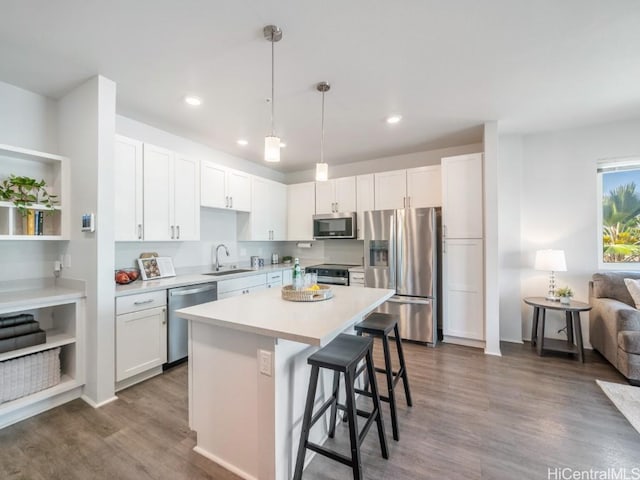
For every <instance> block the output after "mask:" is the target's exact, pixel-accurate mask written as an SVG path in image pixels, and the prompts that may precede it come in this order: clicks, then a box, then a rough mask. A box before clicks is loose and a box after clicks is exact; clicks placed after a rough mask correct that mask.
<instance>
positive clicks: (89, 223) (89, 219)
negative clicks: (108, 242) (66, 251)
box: [80, 213, 96, 232]
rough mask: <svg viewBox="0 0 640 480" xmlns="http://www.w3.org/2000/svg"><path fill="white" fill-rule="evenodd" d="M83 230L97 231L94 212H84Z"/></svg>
mask: <svg viewBox="0 0 640 480" xmlns="http://www.w3.org/2000/svg"><path fill="white" fill-rule="evenodd" d="M80 231H81V232H95V231H96V216H95V214H93V213H83V214H82V228H81V229H80Z"/></svg>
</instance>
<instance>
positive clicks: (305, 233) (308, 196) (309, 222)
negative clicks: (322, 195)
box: [287, 182, 316, 240]
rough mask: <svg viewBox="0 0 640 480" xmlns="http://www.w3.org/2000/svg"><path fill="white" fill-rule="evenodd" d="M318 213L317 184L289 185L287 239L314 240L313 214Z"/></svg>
mask: <svg viewBox="0 0 640 480" xmlns="http://www.w3.org/2000/svg"><path fill="white" fill-rule="evenodd" d="M315 212H316V191H315V183H314V182H308V183H296V184H294V185H287V239H288V240H311V239H313V214H314V213H315Z"/></svg>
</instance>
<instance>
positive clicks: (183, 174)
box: [142, 143, 200, 241]
mask: <svg viewBox="0 0 640 480" xmlns="http://www.w3.org/2000/svg"><path fill="white" fill-rule="evenodd" d="M143 151H144V154H143V179H144V181H143V212H144V213H143V215H144V224H143V228H142V230H143V238H144V240H147V241H149V240H152V241H161V240H199V239H200V211H199V208H198V205H199V201H198V199H199V197H200V193H199V185H200V183H199V175H200V171H199V165H198V162H197V161H196V160H191V159H189V158H186V157H184V156H181V155H175V154H174V153H173V152H172V151H170V150H167V149H164V148H161V147H157V146H155V145H150V144H148V143H145V144H144V147H143Z"/></svg>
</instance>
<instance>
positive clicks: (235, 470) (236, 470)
mask: <svg viewBox="0 0 640 480" xmlns="http://www.w3.org/2000/svg"><path fill="white" fill-rule="evenodd" d="M193 451H194V452H196V453H199V454H200V455H202V456H203V457H206V458H208V459H209V460H211V461H212V462H214V463H217V464H218V465H220V466H221V467H223V468H225V469H226V470H229V471H230V472H231V473H234V474H236V475H237V476H239V477H240V478H244V479H245V480H258V477H254V476H253V475H250V474H248V473H247V472H245V471H244V470H240V469H239V468H238V467H236V466H234V465H231V464H230V463H229V462H226V461H225V460H222V459H221V458H219V457H217V456H216V455H214V454H213V453H211V452H208V451H206V450H205V449H203V448H201V447H199V446H197V445H196V446H195V447H193Z"/></svg>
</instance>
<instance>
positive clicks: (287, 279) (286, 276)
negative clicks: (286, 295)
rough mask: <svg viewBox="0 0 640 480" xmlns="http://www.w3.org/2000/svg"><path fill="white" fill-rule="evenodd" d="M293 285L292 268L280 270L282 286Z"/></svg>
mask: <svg viewBox="0 0 640 480" xmlns="http://www.w3.org/2000/svg"><path fill="white" fill-rule="evenodd" d="M292 283H293V267H292V268H287V269H285V270H282V285H291V284H292Z"/></svg>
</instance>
